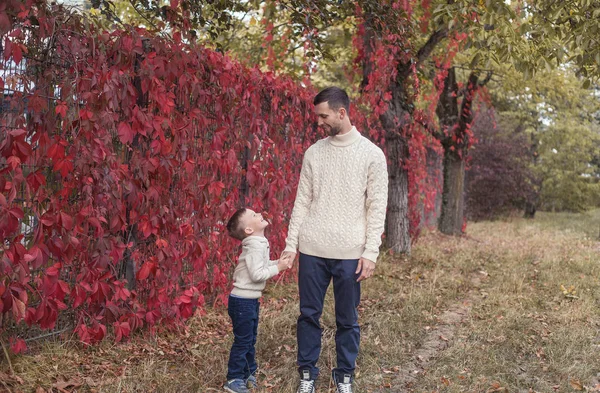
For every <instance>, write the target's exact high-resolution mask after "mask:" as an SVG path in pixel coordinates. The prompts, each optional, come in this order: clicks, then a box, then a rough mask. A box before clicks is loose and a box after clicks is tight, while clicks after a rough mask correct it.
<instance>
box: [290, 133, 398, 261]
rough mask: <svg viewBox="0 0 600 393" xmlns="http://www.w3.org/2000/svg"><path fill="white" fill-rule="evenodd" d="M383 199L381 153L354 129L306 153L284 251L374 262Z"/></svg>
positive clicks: (383, 162) (384, 173)
mask: <svg viewBox="0 0 600 393" xmlns="http://www.w3.org/2000/svg"><path fill="white" fill-rule="evenodd" d="M387 196H388V173H387V163H386V159H385V156H384V154H383V151H381V149H380V148H379V147H377V146H376V145H375V144H373V143H372V142H371V141H369V140H368V139H367V138H365V137H363V136H362V135H361V134H360V133H359V132H358V131H357V130H356V128H355V127H352V130H351V131H350V132H348V133H346V134H344V135H341V136H340V135H336V136H334V137H327V138H325V139H321V140H320V141H318V142H317V143H315V144H314V145H312V146H311V147H309V148H308V150H306V153H305V154H304V160H303V162H302V170H301V172H300V181H299V183H298V191H297V194H296V202H295V203H294V209H293V210H292V217H291V220H290V225H289V228H288V236H287V239H286V248H285V250H286V251H292V252H296V250H300V252H301V253H303V254H308V255H312V256H317V257H322V258H331V259H358V258H361V257H363V258H366V259H369V260H371V261H373V262H376V261H377V256H378V255H379V246H380V245H381V234H382V233H383V229H384V223H385V214H386V208H387Z"/></svg>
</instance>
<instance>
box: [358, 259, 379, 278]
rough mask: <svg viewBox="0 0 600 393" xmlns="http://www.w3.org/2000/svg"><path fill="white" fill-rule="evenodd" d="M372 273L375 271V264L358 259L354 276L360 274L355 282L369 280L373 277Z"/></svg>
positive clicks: (367, 260)
mask: <svg viewBox="0 0 600 393" xmlns="http://www.w3.org/2000/svg"><path fill="white" fill-rule="evenodd" d="M373 271H375V262H373V261H371V260H369V259H366V258H360V259H359V260H358V266H357V267H356V272H355V274H358V273H360V276H358V278H357V279H356V281H358V282H360V281H362V280H364V279H365V278H369V277H371V276H372V275H373Z"/></svg>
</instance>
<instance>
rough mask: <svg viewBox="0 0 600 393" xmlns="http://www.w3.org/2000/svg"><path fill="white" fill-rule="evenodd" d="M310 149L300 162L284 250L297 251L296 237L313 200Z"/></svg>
mask: <svg viewBox="0 0 600 393" xmlns="http://www.w3.org/2000/svg"><path fill="white" fill-rule="evenodd" d="M311 153H312V149H311V148H309V149H308V150H307V151H306V153H305V154H304V159H303V160H302V169H301V170H300V180H299V182H298V190H297V191H296V201H295V202H294V208H293V209H292V217H291V219H290V225H289V227H288V235H287V238H286V239H285V250H284V251H291V252H297V250H298V235H299V233H300V227H301V226H302V222H303V221H304V219H305V218H306V215H307V214H308V211H309V209H310V205H311V204H312V199H313V187H312V184H313V175H312V168H311V160H310V157H311V155H312V154H311Z"/></svg>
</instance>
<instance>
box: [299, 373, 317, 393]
mask: <svg viewBox="0 0 600 393" xmlns="http://www.w3.org/2000/svg"><path fill="white" fill-rule="evenodd" d="M296 393H315V380H314V379H311V378H310V372H309V371H308V370H302V377H300V385H299V386H298V390H297V391H296Z"/></svg>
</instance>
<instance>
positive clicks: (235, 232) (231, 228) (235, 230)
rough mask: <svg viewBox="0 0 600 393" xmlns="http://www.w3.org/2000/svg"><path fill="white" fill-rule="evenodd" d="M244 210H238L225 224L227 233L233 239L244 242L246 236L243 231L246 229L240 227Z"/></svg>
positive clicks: (243, 208)
mask: <svg viewBox="0 0 600 393" xmlns="http://www.w3.org/2000/svg"><path fill="white" fill-rule="evenodd" d="M246 210H247V209H246V208H245V207H242V208H239V209H238V210H236V212H235V213H233V215H232V216H231V218H230V219H229V221H228V222H227V232H229V236H231V237H232V238H234V239H238V240H244V239H245V238H246V237H247V236H248V235H247V234H246V231H245V229H246V228H244V227H243V225H242V217H243V216H244V214H245V213H246Z"/></svg>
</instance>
